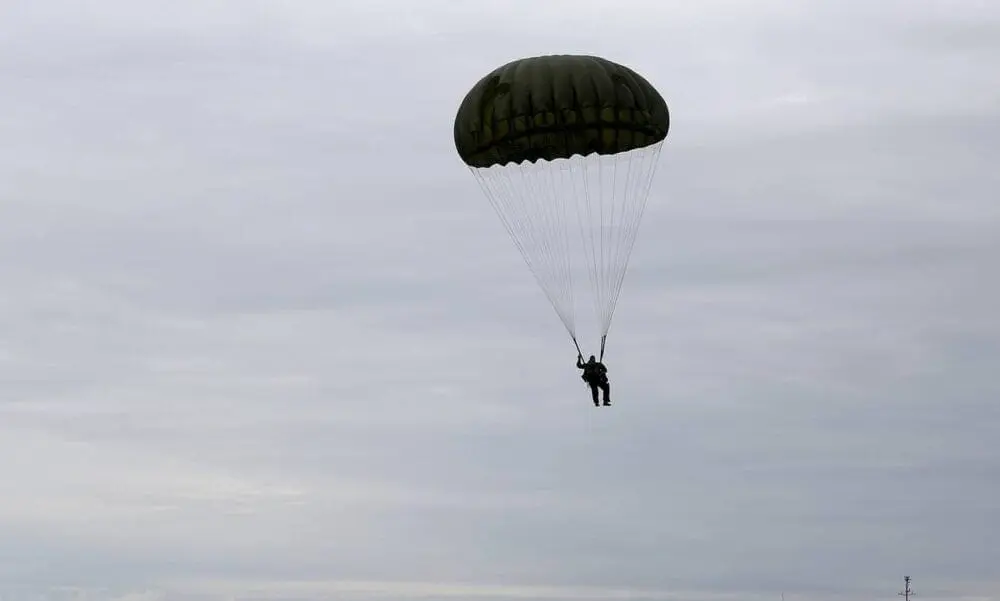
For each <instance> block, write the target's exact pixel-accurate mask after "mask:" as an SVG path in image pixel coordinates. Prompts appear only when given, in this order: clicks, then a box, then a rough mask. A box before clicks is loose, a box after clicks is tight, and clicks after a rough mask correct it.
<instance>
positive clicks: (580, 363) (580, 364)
mask: <svg viewBox="0 0 1000 601" xmlns="http://www.w3.org/2000/svg"><path fill="white" fill-rule="evenodd" d="M576 368H577V369H583V355H580V356H579V357H577V359H576Z"/></svg>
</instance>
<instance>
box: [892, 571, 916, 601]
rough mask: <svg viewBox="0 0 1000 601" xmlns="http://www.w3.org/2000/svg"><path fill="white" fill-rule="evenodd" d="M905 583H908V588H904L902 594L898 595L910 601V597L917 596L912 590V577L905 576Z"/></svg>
mask: <svg viewBox="0 0 1000 601" xmlns="http://www.w3.org/2000/svg"><path fill="white" fill-rule="evenodd" d="M903 582H904V583H906V588H904V589H903V590H902V591H900V592H898V593H896V594H897V595H899V596H900V597H903V598H904V599H906V601H910V597H913V596H914V595H916V593H914V592H913V590H912V589H910V577H909V576H903Z"/></svg>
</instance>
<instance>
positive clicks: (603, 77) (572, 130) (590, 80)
mask: <svg viewBox="0 0 1000 601" xmlns="http://www.w3.org/2000/svg"><path fill="white" fill-rule="evenodd" d="M669 128H670V114H669V112H668V110H667V104H666V102H665V101H664V100H663V97H662V96H661V95H660V93H659V92H657V91H656V89H655V88H653V86H652V85H650V83H649V82H648V81H646V80H645V79H644V78H643V77H642V76H641V75H639V74H638V73H636V72H634V71H632V70H631V69H629V68H628V67H625V66H622V65H619V64H617V63H614V62H611V61H609V60H607V59H603V58H599V57H595V56H575V55H555V56H538V57H532V58H525V59H521V60H516V61H513V62H510V63H507V64H506V65H503V66H501V67H498V68H497V69H495V70H493V71H492V72H491V73H489V74H488V75H486V76H485V77H483V78H482V79H481V80H480V81H479V82H478V83H476V85H475V86H473V88H472V90H470V91H469V93H468V94H467V95H466V96H465V99H464V100H463V101H462V104H461V106H460V107H459V109H458V114H457V115H456V117H455V146H456V148H457V149H458V154H459V156H460V157H461V158H462V160H463V161H465V163H466V164H467V165H469V166H470V167H489V166H492V165H505V164H507V163H512V162H513V163H522V162H524V161H529V162H532V163H534V162H535V161H538V160H540V159H541V160H548V161H551V160H554V159H568V158H571V157H573V156H574V155H582V156H587V155H590V154H595V153H596V154H599V155H609V154H617V153H620V152H627V151H630V150H635V149H638V148H644V147H646V146H650V145H652V144H656V143H657V142H661V141H662V140H663V139H664V138H666V136H667V130H668V129H669Z"/></svg>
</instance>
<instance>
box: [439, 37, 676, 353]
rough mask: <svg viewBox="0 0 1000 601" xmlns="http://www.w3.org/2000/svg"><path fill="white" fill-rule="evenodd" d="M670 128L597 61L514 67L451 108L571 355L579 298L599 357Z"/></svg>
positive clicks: (651, 97) (466, 157)
mask: <svg viewBox="0 0 1000 601" xmlns="http://www.w3.org/2000/svg"><path fill="white" fill-rule="evenodd" d="M669 127H670V114H669V112H668V110H667V105H666V102H665V101H664V100H663V97H662V96H661V95H660V93H659V92H658V91H657V90H656V89H655V88H653V86H652V85H650V83H649V82H648V81H646V80H645V79H644V78H643V77H642V76H640V75H639V74H637V73H636V72H634V71H632V70H631V69H629V68H628V67H625V66H622V65H619V64H617V63H614V62H611V61H609V60H607V59H603V58H600V57H596V56H577V55H552V56H536V57H531V58H524V59H520V60H515V61H512V62H510V63H507V64H505V65H502V66H500V67H498V68H496V69H495V70H493V71H492V72H490V73H488V74H487V75H486V76H484V77H483V78H482V79H480V80H479V82H478V83H476V84H475V86H473V87H472V89H471V90H470V91H469V92H468V94H466V96H465V99H464V100H463V101H462V103H461V105H460V106H459V109H458V113H457V115H456V117H455V131H454V135H455V147H456V149H457V150H458V154H459V156H460V157H461V159H462V160H463V161H464V162H465V164H466V165H467V166H468V167H469V169H470V171H471V172H472V174H473V175H474V176H475V178H476V180H477V181H478V182H479V185H480V186H481V188H482V190H483V193H484V195H485V196H486V198H487V199H488V200H489V201H490V203H491V204H492V205H493V208H494V209H495V211H496V212H497V215H498V216H499V217H500V220H501V221H502V222H503V224H504V226H505V227H506V229H507V233H508V234H509V235H510V237H511V239H512V240H513V242H514V245H515V246H516V247H517V248H518V250H519V251H520V252H521V255H522V257H523V258H524V261H525V263H526V264H527V266H528V268H529V269H530V271H531V272H532V274H533V275H534V276H535V279H536V281H537V282H538V284H539V286H540V287H541V289H542V291H543V292H544V293H545V295H546V297H547V298H548V299H549V302H551V304H552V307H553V308H554V309H555V311H556V314H557V315H558V316H559V318H560V320H561V321H562V323H563V325H564V326H565V327H566V330H567V331H568V332H569V334H570V337H571V338H572V339H573V343H574V344H575V345H576V348H577V351H578V352H579V351H580V344H579V342H578V340H577V338H578V331H577V312H576V300H577V298H578V297H579V296H581V295H583V294H582V293H586V295H587V296H590V297H591V301H592V303H593V306H594V311H595V315H596V319H597V329H598V330H599V331H600V341H601V351H600V353H601V359H602V360H603V358H604V350H605V343H606V340H607V335H608V331H609V330H610V328H611V320H612V317H613V316H614V313H615V308H616V306H617V304H618V298H619V295H620V292H621V288H622V283H623V281H624V278H625V272H626V270H627V268H628V263H629V258H630V257H631V254H632V248H633V245H634V243H635V238H636V235H637V233H638V229H639V223H640V221H641V220H642V215H643V213H644V211H645V208H646V199H647V196H648V194H649V189H650V185H651V184H652V181H653V176H654V174H655V172H656V166H657V162H658V159H659V155H660V150H661V148H662V146H663V142H664V140H665V139H666V136H667V130H668V129H669ZM578 260H579V261H578ZM581 267H583V268H585V269H586V272H587V275H586V276H583V275H582V274H581V273H579V272H580V271H581V269H580V268H581ZM582 280H586V281H587V282H589V286H587V285H585V284H578V282H580V281H582ZM581 288H582V289H581Z"/></svg>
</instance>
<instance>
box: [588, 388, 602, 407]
mask: <svg viewBox="0 0 1000 601" xmlns="http://www.w3.org/2000/svg"><path fill="white" fill-rule="evenodd" d="M590 394H591V395H592V396H593V397H594V407H598V406H600V404H601V403H600V401H598V400H597V386H596V385H594V384H591V385H590Z"/></svg>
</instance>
